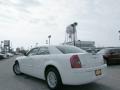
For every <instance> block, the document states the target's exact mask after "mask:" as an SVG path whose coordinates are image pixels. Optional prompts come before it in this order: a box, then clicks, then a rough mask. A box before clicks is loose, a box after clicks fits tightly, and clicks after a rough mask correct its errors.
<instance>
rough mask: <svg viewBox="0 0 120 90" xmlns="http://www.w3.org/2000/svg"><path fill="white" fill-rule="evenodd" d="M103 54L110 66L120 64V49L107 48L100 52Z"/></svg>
mask: <svg viewBox="0 0 120 90" xmlns="http://www.w3.org/2000/svg"><path fill="white" fill-rule="evenodd" d="M98 54H102V55H103V58H104V59H105V60H106V63H107V64H108V65H111V64H120V48H105V49H102V50H100V51H99V52H98Z"/></svg>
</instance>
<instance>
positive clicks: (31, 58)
mask: <svg viewBox="0 0 120 90" xmlns="http://www.w3.org/2000/svg"><path fill="white" fill-rule="evenodd" d="M38 51H39V48H33V49H32V50H30V51H29V52H28V53H27V55H26V57H25V58H24V60H23V61H22V67H23V72H24V73H26V74H29V75H33V74H34V63H35V61H36V56H37V55H38Z"/></svg>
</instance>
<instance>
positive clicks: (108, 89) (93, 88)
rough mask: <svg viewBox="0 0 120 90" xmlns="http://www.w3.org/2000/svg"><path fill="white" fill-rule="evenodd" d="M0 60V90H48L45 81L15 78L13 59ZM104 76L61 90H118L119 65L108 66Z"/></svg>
mask: <svg viewBox="0 0 120 90" xmlns="http://www.w3.org/2000/svg"><path fill="white" fill-rule="evenodd" d="M16 57H17V56H14V57H11V58H9V59H3V60H0V90H49V89H48V87H47V85H46V83H45V81H43V80H40V79H37V78H34V77H31V76H28V75H21V76H16V75H15V74H14V73H13V71H12V66H13V64H14V61H15V58H16ZM106 70H107V73H106V76H105V77H104V78H102V79H100V80H97V81H95V82H93V83H90V84H86V85H78V86H64V88H63V89H62V90H120V65H117V66H116V65H114V66H109V67H108V68H107V69H106Z"/></svg>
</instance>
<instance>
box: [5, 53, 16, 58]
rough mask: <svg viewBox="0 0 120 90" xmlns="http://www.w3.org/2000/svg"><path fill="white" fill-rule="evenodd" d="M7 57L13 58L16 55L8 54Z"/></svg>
mask: <svg viewBox="0 0 120 90" xmlns="http://www.w3.org/2000/svg"><path fill="white" fill-rule="evenodd" d="M6 55H7V56H8V57H13V56H14V54H12V53H6Z"/></svg>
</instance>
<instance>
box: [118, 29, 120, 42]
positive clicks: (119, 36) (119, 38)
mask: <svg viewBox="0 0 120 90" xmlns="http://www.w3.org/2000/svg"><path fill="white" fill-rule="evenodd" d="M118 33H119V40H120V30H119V31H118Z"/></svg>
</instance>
